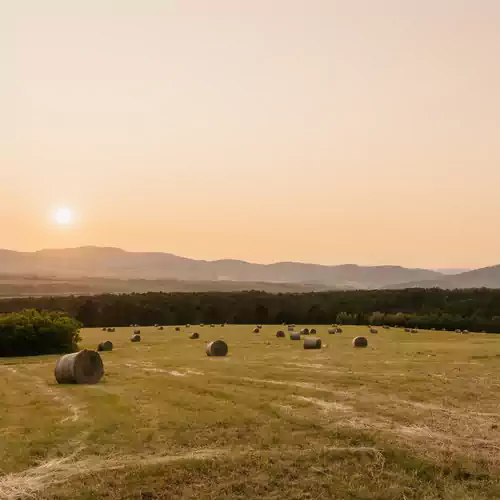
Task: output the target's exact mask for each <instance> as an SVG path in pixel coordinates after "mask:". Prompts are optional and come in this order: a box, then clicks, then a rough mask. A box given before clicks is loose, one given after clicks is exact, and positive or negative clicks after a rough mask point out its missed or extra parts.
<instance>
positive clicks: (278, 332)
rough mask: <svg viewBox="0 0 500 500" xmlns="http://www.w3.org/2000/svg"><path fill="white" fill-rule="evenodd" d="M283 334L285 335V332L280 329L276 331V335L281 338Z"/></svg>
mask: <svg viewBox="0 0 500 500" xmlns="http://www.w3.org/2000/svg"><path fill="white" fill-rule="evenodd" d="M284 336H285V332H283V331H282V330H278V331H277V332H276V337H278V338H280V339H282V338H283V337H284Z"/></svg>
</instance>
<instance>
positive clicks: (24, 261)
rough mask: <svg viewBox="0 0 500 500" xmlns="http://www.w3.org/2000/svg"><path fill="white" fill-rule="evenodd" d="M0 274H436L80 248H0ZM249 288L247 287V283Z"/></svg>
mask: <svg viewBox="0 0 500 500" xmlns="http://www.w3.org/2000/svg"><path fill="white" fill-rule="evenodd" d="M0 274H3V275H6V274H7V275H17V276H19V275H36V276H53V277H57V278H82V277H85V278H113V279H124V280H131V279H146V280H178V281H193V282H202V281H203V282H205V281H210V282H221V281H224V282H239V283H245V282H247V283H283V284H285V283H290V284H301V285H304V284H305V285H308V286H316V287H317V288H319V289H321V288H344V289H365V288H382V287H385V286H388V285H391V284H397V283H403V282H411V281H422V280H438V279H440V278H442V277H443V275H442V274H441V273H438V272H436V271H430V270H427V269H407V268H404V267H399V266H377V267H363V266H357V265H354V264H347V265H341V266H322V265H317V264H303V263H298V262H279V263H276V264H266V265H264V264H252V263H249V262H244V261H239V260H216V261H205V260H194V259H188V258H185V257H179V256H177V255H173V254H169V253H159V252H127V251H125V250H121V249H119V248H101V247H80V248H70V249H61V250H40V251H37V252H14V251H11V250H0ZM249 286H250V285H249Z"/></svg>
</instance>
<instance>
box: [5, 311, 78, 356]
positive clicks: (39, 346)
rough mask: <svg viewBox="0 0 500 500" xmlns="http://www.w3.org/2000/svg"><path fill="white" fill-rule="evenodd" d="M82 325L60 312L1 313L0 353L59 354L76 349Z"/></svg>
mask: <svg viewBox="0 0 500 500" xmlns="http://www.w3.org/2000/svg"><path fill="white" fill-rule="evenodd" d="M80 328H81V324H80V323H79V322H78V321H76V320H74V319H72V318H70V317H69V316H67V315H66V314H65V313H61V312H49V311H42V312H39V311H36V310H34V309H31V310H25V311H22V312H20V313H13V314H0V356H35V355H37V354H62V353H68V352H74V351H76V350H77V349H78V341H79V340H80V335H79V330H80Z"/></svg>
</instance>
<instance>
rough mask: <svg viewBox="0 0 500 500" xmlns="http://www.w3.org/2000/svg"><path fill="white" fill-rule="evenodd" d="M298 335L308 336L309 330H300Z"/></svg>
mask: <svg viewBox="0 0 500 500" xmlns="http://www.w3.org/2000/svg"><path fill="white" fill-rule="evenodd" d="M300 334H301V335H309V328H302V330H300Z"/></svg>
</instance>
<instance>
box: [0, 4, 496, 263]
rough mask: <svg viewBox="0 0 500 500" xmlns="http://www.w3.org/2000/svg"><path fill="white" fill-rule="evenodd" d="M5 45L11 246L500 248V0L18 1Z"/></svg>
mask: <svg viewBox="0 0 500 500" xmlns="http://www.w3.org/2000/svg"><path fill="white" fill-rule="evenodd" d="M0 60H1V61H2V64H1V65H0V110H1V112H0V229H1V233H0V248H9V249H13V250H23V251H32V250H37V249H40V248H61V247H75V246H80V245H100V246H101V245H102V246H115V247H120V248H124V249H127V250H131V251H165V252H171V253H175V254H178V255H183V256H186V257H192V258H201V259H219V258H236V259H243V260H248V261H252V262H261V263H267V262H275V261H291V260H293V261H302V262H315V263H323V264H342V263H357V264H363V265H383V264H397V265H403V266H410V267H467V268H470V267H482V266H487V265H493V264H499V263H500V252H499V249H500V230H499V222H500V196H499V195H498V190H499V188H500V64H499V61H500V2H499V1H498V0H480V1H478V0H419V1H414V0H378V1H376V2H375V1H373V0H245V1H244V0H204V1H203V0H177V1H173V0H172V1H169V0H163V1H154V0H141V1H139V0H134V1H131V0H114V1H112V0H73V1H71V2H68V1H67V0H44V1H43V2H40V1H39V0H16V1H15V2H12V1H8V0H0ZM60 207H67V208H68V209H70V210H71V211H72V212H73V222H72V224H70V225H65V226H61V225H58V224H56V223H55V219H54V213H55V211H56V210H57V209H58V208H60Z"/></svg>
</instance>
